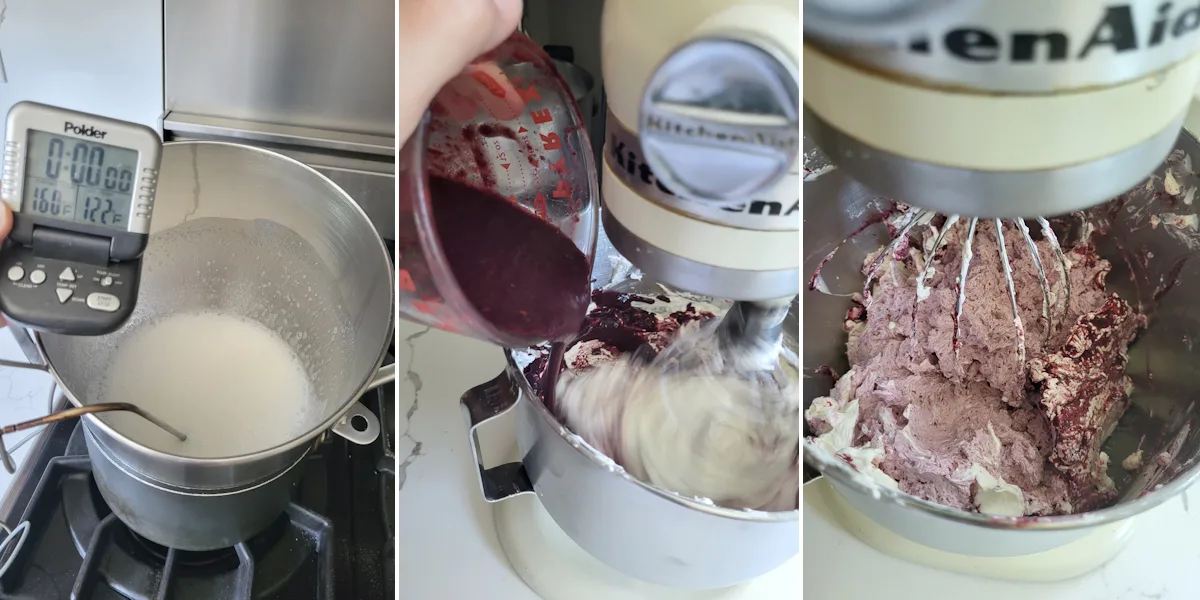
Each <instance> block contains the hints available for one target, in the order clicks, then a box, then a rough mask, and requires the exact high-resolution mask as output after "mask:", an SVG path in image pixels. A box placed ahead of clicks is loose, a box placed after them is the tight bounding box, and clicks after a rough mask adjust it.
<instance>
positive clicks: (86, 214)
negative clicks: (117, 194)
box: [79, 196, 121, 225]
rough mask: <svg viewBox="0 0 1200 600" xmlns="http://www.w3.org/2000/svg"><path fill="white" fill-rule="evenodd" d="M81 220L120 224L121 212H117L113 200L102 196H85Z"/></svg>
mask: <svg viewBox="0 0 1200 600" xmlns="http://www.w3.org/2000/svg"><path fill="white" fill-rule="evenodd" d="M79 220H82V221H87V222H88V223H97V224H100V225H120V224H121V214H120V213H118V212H117V210H116V206H114V205H113V201H112V200H110V199H108V198H101V197H100V196H84V197H83V214H82V215H80V218H79Z"/></svg>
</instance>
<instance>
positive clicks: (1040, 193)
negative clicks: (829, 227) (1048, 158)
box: [804, 111, 1185, 219]
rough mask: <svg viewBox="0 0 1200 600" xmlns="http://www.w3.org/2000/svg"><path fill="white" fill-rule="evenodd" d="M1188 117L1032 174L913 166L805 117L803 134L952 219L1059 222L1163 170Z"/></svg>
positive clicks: (864, 176) (860, 176)
mask: <svg viewBox="0 0 1200 600" xmlns="http://www.w3.org/2000/svg"><path fill="white" fill-rule="evenodd" d="M1184 116H1185V115H1182V114H1181V115H1179V116H1178V117H1176V118H1175V119H1174V120H1173V121H1171V123H1170V124H1169V125H1168V126H1167V127H1166V128H1164V129H1163V130H1162V131H1160V132H1158V133H1157V134H1155V135H1154V136H1152V137H1151V138H1150V139H1148V140H1146V141H1145V142H1142V143H1141V144H1138V145H1136V146H1133V147H1131V148H1128V149H1126V150H1124V151H1122V152H1118V153H1116V154H1113V155H1112V156H1109V157H1107V158H1103V159H1100V160H1097V161H1093V162H1087V163H1082V164H1078V165H1071V166H1067V167H1063V168H1056V169H1039V170H1032V171H1011V172H1006V171H990V172H989V171H982V170H973V169H959V168H955V167H949V166H944V165H937V164H932V163H927V162H920V161H914V160H911V159H908V158H905V157H903V156H900V155H897V154H892V153H889V152H885V151H883V150H880V149H878V148H872V147H870V146H868V145H866V144H864V143H863V142H860V141H858V140H856V139H854V138H853V137H851V136H849V135H846V134H844V133H842V132H841V131H838V130H837V129H836V128H834V127H831V126H830V125H829V123H826V122H825V121H824V120H822V119H821V118H820V117H818V116H816V115H813V114H812V113H811V112H807V111H806V113H805V119H804V132H805V135H806V136H808V137H810V138H811V139H812V140H813V141H814V142H816V143H817V145H819V146H820V147H821V148H822V149H823V150H824V151H825V152H826V153H827V154H828V155H832V156H837V157H838V159H839V160H838V161H837V165H838V166H839V167H840V168H843V169H845V170H847V171H848V172H851V173H853V174H854V177H855V179H857V180H858V181H859V182H861V183H862V184H864V185H866V186H867V187H869V188H871V189H872V190H879V191H882V190H887V193H888V194H889V195H891V196H893V197H895V198H900V199H906V200H907V199H909V198H911V199H912V202H913V203H915V204H918V205H920V206H922V207H925V208H929V209H931V210H935V211H938V212H943V213H949V214H967V215H976V216H980V217H983V218H1000V219H1009V218H1016V217H1027V216H1035V215H1042V216H1047V217H1050V216H1056V215H1060V214H1066V213H1069V212H1072V211H1076V210H1080V209H1084V208H1088V207H1090V206H1092V205H1094V204H1095V201H1094V200H1093V199H1096V198H1099V199H1101V200H1106V199H1109V198H1114V197H1116V196H1118V195H1120V194H1122V193H1124V192H1125V191H1126V190H1128V189H1129V188H1131V187H1133V186H1134V185H1136V184H1137V182H1138V181H1140V180H1141V179H1143V178H1144V177H1145V174H1146V173H1148V172H1150V170H1151V169H1153V168H1154V167H1156V166H1158V164H1159V163H1161V162H1162V160H1163V157H1165V156H1166V155H1167V154H1168V153H1169V152H1170V151H1171V148H1173V147H1174V145H1175V141H1176V139H1178V137H1179V128H1180V127H1182V126H1183V120H1184Z"/></svg>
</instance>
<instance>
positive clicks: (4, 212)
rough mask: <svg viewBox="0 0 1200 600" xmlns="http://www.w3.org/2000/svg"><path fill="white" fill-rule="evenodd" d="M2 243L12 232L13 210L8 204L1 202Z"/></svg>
mask: <svg viewBox="0 0 1200 600" xmlns="http://www.w3.org/2000/svg"><path fill="white" fill-rule="evenodd" d="M0 207H3V208H0V241H4V238H7V237H8V233H9V232H10V231H12V225H13V214H12V209H10V208H9V207H8V205H7V204H5V203H3V202H0Z"/></svg>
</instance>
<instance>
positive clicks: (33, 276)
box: [29, 269, 46, 285]
mask: <svg viewBox="0 0 1200 600" xmlns="http://www.w3.org/2000/svg"><path fill="white" fill-rule="evenodd" d="M29 281H32V282H33V285H41V284H43V283H45V281H46V272H45V271H43V270H41V269H36V270H35V271H34V272H32V273H30V274H29Z"/></svg>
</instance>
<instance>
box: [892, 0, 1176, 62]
mask: <svg viewBox="0 0 1200 600" xmlns="http://www.w3.org/2000/svg"><path fill="white" fill-rule="evenodd" d="M1176 6H1177V5H1176V4H1175V3H1173V2H1163V3H1162V4H1160V5H1159V6H1158V9H1157V10H1156V11H1155V16H1154V18H1153V19H1152V20H1150V22H1149V23H1147V22H1146V19H1144V18H1143V19H1142V22H1140V23H1139V22H1137V19H1135V18H1134V15H1133V8H1132V7H1130V6H1129V5H1128V4H1115V5H1112V6H1109V7H1107V8H1106V9H1105V10H1104V13H1103V14H1102V15H1101V16H1100V19H1099V21H1098V22H1097V23H1096V24H1095V25H1094V26H1092V28H1091V31H1090V33H1089V34H1088V37H1087V38H1086V39H1083V40H1078V39H1075V40H1073V39H1071V35H1070V34H1068V33H1067V32H1065V31H1062V30H1054V29H1041V30H1038V31H1032V30H1028V31H1027V30H1013V31H1009V32H1005V31H996V30H994V29H988V28H985V27H980V26H963V27H957V28H954V29H951V30H949V31H946V32H945V33H944V34H942V35H941V36H928V37H921V38H917V39H916V40H914V41H913V42H912V43H910V44H909V46H908V49H909V51H911V52H913V53H915V54H931V53H932V52H933V51H934V50H935V48H934V44H940V45H941V49H944V50H945V52H946V54H949V55H950V56H953V57H955V58H958V59H962V60H965V61H969V62H976V63H994V62H1003V61H1008V62H1012V63H1036V62H1048V63H1053V62H1067V61H1071V60H1079V61H1083V60H1088V59H1089V58H1094V57H1105V56H1109V55H1110V54H1109V52H1111V53H1113V54H1116V55H1121V54H1124V53H1130V52H1137V51H1139V50H1148V49H1151V48H1156V47H1158V46H1161V45H1163V44H1164V43H1166V42H1171V41H1175V40H1178V39H1181V38H1185V37H1188V36H1189V35H1190V34H1193V33H1195V32H1196V30H1197V29H1200V3H1197V4H1193V5H1190V6H1186V7H1183V8H1182V9H1181V10H1175V9H1176ZM1081 42H1082V43H1081ZM1106 51H1107V52H1106Z"/></svg>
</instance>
